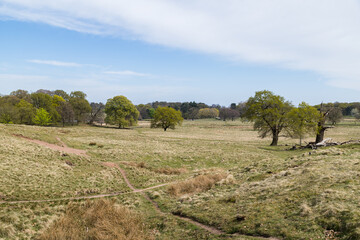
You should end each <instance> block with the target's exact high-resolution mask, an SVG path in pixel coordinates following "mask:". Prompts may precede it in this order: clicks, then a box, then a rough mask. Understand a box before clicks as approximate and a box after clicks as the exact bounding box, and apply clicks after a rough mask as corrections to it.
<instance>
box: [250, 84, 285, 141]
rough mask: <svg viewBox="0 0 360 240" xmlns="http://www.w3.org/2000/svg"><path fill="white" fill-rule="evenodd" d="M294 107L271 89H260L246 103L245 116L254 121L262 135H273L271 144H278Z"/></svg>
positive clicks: (255, 127) (255, 126)
mask: <svg viewBox="0 0 360 240" xmlns="http://www.w3.org/2000/svg"><path fill="white" fill-rule="evenodd" d="M291 109H292V105H291V103H290V102H288V101H285V99H284V98H283V97H281V96H278V95H274V94H273V93H272V92H270V91H266V90H264V91H259V92H256V93H255V96H254V97H250V98H249V100H248V101H247V103H246V112H245V115H244V117H245V118H246V119H248V120H250V121H254V129H256V130H258V131H259V134H260V137H262V138H264V137H266V136H268V135H269V134H271V135H272V142H271V144H270V145H271V146H276V145H277V144H278V140H279V134H280V132H281V131H282V130H283V129H284V128H286V126H287V120H288V113H289V111H290V110H291Z"/></svg>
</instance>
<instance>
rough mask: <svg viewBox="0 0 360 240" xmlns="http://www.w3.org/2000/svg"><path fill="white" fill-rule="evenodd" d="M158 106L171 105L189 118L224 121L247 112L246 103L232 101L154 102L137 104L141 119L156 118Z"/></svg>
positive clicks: (185, 117)
mask: <svg viewBox="0 0 360 240" xmlns="http://www.w3.org/2000/svg"><path fill="white" fill-rule="evenodd" d="M158 107H171V108H173V109H175V110H177V111H180V112H181V114H182V117H183V118H184V119H188V120H194V119H203V118H218V119H222V120H224V121H226V120H233V121H234V120H235V119H237V118H239V117H241V116H242V115H243V114H244V112H245V107H246V104H245V103H239V104H236V103H232V104H231V105H230V106H229V107H224V106H220V105H218V104H213V105H207V104H205V103H201V102H200V103H197V102H194V101H193V102H165V101H162V102H159V101H156V102H152V103H148V104H139V105H137V106H136V108H137V109H138V111H139V112H140V115H139V119H152V118H154V113H155V110H156V109H157V108H158Z"/></svg>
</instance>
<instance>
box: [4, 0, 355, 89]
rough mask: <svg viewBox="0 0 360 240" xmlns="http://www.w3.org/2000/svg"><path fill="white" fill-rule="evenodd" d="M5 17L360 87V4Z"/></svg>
mask: <svg viewBox="0 0 360 240" xmlns="http://www.w3.org/2000/svg"><path fill="white" fill-rule="evenodd" d="M0 15H2V16H3V17H6V18H12V19H17V20H22V21H34V22H42V23H47V24H50V25H54V26H58V27H63V28H67V29H71V30H75V31H79V32H86V33H91V34H107V35H109V34H111V35H116V36H123V37H124V36H125V37H128V38H134V39H140V40H143V41H146V42H149V43H154V44H161V45H164V46H170V47H176V48H182V49H187V50H194V51H199V52H203V53H208V54H216V55H219V56H222V57H225V58H229V59H231V60H234V61H246V62H253V63H260V64H270V65H273V66H277V67H282V68H289V69H298V70H308V71H314V72H317V73H319V74H321V75H323V76H325V77H326V78H328V79H331V80H329V84H332V85H334V86H340V87H347V88H356V89H358V90H360V84H358V81H359V80H358V79H359V78H360V67H359V64H360V44H359V43H360V28H359V25H360V2H359V1H358V0H345V1H340V0H317V1H313V0H292V1H288V0H272V1H269V0H223V1H218V0H197V1H190V0H184V1H177V0H132V1H127V0H101V1H99V0H78V1H73V0H61V1H60V0H52V1H43V0H0ZM130 75H131V74H130ZM310 87H311V86H310Z"/></svg>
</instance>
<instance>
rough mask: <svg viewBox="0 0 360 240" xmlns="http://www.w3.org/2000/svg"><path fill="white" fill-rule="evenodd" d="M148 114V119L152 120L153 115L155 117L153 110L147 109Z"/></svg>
mask: <svg viewBox="0 0 360 240" xmlns="http://www.w3.org/2000/svg"><path fill="white" fill-rule="evenodd" d="M147 112H148V114H149V117H150V119H153V118H154V115H155V109H154V108H149V109H148V110H147Z"/></svg>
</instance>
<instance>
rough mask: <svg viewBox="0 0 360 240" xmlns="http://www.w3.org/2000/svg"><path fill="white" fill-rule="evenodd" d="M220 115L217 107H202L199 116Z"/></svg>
mask: <svg viewBox="0 0 360 240" xmlns="http://www.w3.org/2000/svg"><path fill="white" fill-rule="evenodd" d="M218 116H219V110H218V109H216V108H202V109H200V110H199V113H198V117H199V118H217V117H218Z"/></svg>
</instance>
